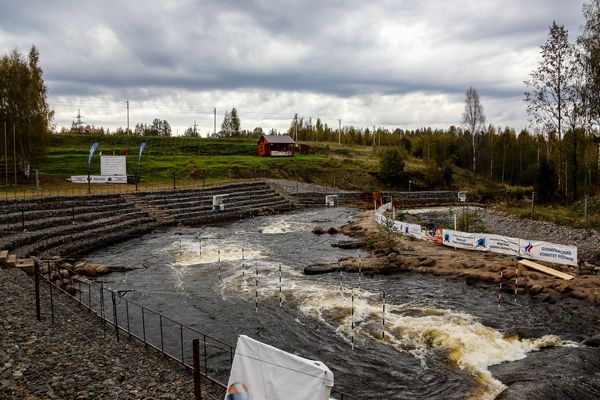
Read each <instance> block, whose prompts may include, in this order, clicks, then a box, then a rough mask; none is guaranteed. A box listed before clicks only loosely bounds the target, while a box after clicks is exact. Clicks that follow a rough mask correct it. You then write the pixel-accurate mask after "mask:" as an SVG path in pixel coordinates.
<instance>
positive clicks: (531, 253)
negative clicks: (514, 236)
mask: <svg viewBox="0 0 600 400" xmlns="http://www.w3.org/2000/svg"><path fill="white" fill-rule="evenodd" d="M519 255H520V256H521V257H523V258H530V259H532V260H540V261H548V262H552V263H556V264H567V265H573V266H577V247H576V246H565V245H562V244H556V243H548V242H541V241H537V240H521V244H520V246H519Z"/></svg>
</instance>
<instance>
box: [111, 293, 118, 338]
mask: <svg viewBox="0 0 600 400" xmlns="http://www.w3.org/2000/svg"><path fill="white" fill-rule="evenodd" d="M110 294H111V298H112V306H113V322H114V324H115V335H117V342H119V341H120V340H119V321H118V320H117V302H116V299H115V296H116V294H115V292H112V291H111V292H110Z"/></svg>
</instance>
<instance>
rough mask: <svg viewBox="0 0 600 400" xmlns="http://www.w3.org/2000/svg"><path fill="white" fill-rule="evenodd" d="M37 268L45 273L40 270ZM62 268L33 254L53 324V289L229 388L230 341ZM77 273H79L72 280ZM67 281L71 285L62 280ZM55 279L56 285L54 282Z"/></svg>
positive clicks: (345, 398) (343, 398)
mask: <svg viewBox="0 0 600 400" xmlns="http://www.w3.org/2000/svg"><path fill="white" fill-rule="evenodd" d="M40 267H42V269H43V270H44V271H43V272H39V271H40ZM61 270H65V268H63V267H61V268H60V269H57V268H53V267H52V264H51V262H50V260H38V259H36V271H35V279H36V282H39V278H40V277H42V278H43V279H44V281H45V283H46V284H47V285H48V287H49V292H50V312H51V321H52V323H54V321H55V316H54V295H53V291H59V292H61V293H64V294H66V295H67V296H69V297H70V298H71V299H73V300H75V301H77V302H78V303H79V304H80V305H81V306H83V307H84V308H86V309H87V310H89V311H90V312H91V313H93V314H94V315H96V316H97V317H99V318H100V319H101V321H102V329H103V330H104V333H105V334H112V333H114V335H115V337H116V339H117V341H120V340H121V335H126V336H127V337H129V338H133V339H136V340H139V341H140V342H142V343H143V344H144V346H147V347H150V348H152V349H154V350H156V351H158V352H160V353H161V354H163V355H164V356H166V357H167V358H169V359H171V360H173V361H175V362H176V363H178V364H180V365H182V366H183V367H185V368H186V369H187V370H188V371H190V372H192V373H194V376H202V377H204V378H206V379H208V380H209V381H211V382H212V383H213V384H216V385H218V386H220V387H222V388H223V389H224V390H225V389H226V388H227V385H226V384H225V383H224V382H226V381H227V379H228V376H229V371H230V368H231V365H232V363H233V358H234V355H235V347H234V346H232V345H230V344H227V343H225V342H223V341H221V340H219V339H216V338H214V337H212V336H210V335H207V334H205V333H203V332H200V331H198V330H197V329H195V328H193V327H190V326H188V325H184V324H182V323H181V322H178V321H175V320H174V319H172V318H169V317H167V316H165V315H163V314H161V313H159V312H156V311H154V310H152V309H150V308H148V307H145V306H143V305H141V304H138V303H136V302H134V301H132V300H129V299H127V298H125V295H126V293H127V292H126V291H114V290H112V289H110V288H107V287H105V286H104V284H103V283H95V282H92V281H90V280H88V279H86V278H82V277H79V275H77V274H76V273H75V272H74V271H70V270H67V271H68V277H66V276H62V275H61ZM76 276H77V277H79V278H76V279H74V278H75V277H76ZM65 280H68V282H69V284H65V283H64V281H65ZM59 281H60V284H57V283H56V282H59ZM37 285H38V284H37V283H36V286H37ZM36 310H38V311H37V312H38V318H39V291H38V294H36ZM195 340H198V341H199V344H200V346H199V354H195V353H194V344H193V342H194V341H195ZM194 358H196V362H197V363H198V364H197V365H198V368H197V369H194ZM195 380H196V379H195ZM194 383H195V384H198V383H199V382H196V381H195V382H194ZM331 398H332V399H338V400H358V399H357V398H356V397H353V396H351V395H349V394H347V393H344V392H341V391H339V390H337V389H335V388H333V389H332V391H331Z"/></svg>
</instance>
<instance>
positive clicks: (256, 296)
mask: <svg viewBox="0 0 600 400" xmlns="http://www.w3.org/2000/svg"><path fill="white" fill-rule="evenodd" d="M254 312H258V266H256V279H255V280H254Z"/></svg>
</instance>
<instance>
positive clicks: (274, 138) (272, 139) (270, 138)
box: [262, 135, 296, 144]
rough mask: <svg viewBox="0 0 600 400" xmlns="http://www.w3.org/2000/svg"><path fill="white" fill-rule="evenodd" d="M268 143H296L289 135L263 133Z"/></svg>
mask: <svg viewBox="0 0 600 400" xmlns="http://www.w3.org/2000/svg"><path fill="white" fill-rule="evenodd" d="M262 137H264V138H265V140H266V141H267V143H280V144H294V143H296V142H295V141H294V139H292V138H291V137H289V136H288V135H263V136H262Z"/></svg>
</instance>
